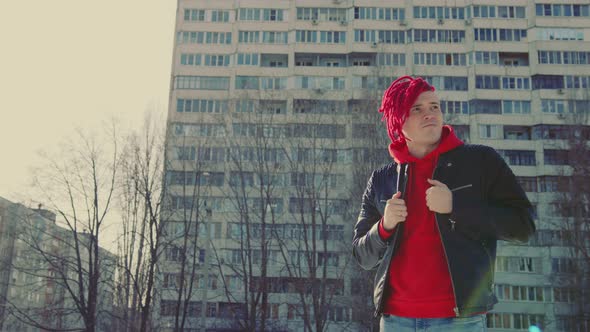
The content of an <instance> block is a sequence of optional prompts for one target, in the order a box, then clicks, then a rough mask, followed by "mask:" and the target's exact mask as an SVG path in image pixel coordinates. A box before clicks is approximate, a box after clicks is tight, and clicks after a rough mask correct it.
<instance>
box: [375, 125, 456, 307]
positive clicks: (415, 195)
mask: <svg viewBox="0 0 590 332" xmlns="http://www.w3.org/2000/svg"><path fill="white" fill-rule="evenodd" d="M462 144H463V142H461V140H459V139H458V138H457V136H456V135H455V133H454V131H453V129H452V128H451V127H450V126H444V127H443V131H442V136H441V142H440V144H439V145H438V147H437V148H436V149H435V150H434V151H432V152H430V153H429V154H428V155H426V156H425V157H424V158H422V159H418V158H416V157H414V156H412V155H410V153H409V151H408V147H407V145H403V146H402V147H394V146H393V145H391V146H390V150H389V152H390V153H391V155H392V156H393V157H394V159H395V161H396V162H398V163H409V169H408V183H407V186H406V193H405V201H406V207H407V209H408V216H407V217H406V221H405V226H404V229H403V234H400V235H401V236H399V237H398V241H399V247H398V249H397V252H396V254H395V255H394V256H393V258H392V261H391V265H390V268H389V283H388V285H387V286H388V287H387V288H386V291H385V307H384V311H383V313H386V314H392V315H396V316H401V317H411V318H445V317H454V316H455V313H454V311H453V308H454V307H455V298H454V295H453V287H452V284H451V278H450V275H449V268H448V265H447V261H446V258H445V253H444V249H443V246H442V242H441V239H440V235H439V231H438V227H437V225H436V220H435V217H434V212H432V211H430V210H429V209H428V207H427V206H426V190H427V189H428V188H429V187H430V186H431V185H430V184H429V183H428V182H427V181H426V180H427V179H432V175H433V172H434V168H435V166H436V162H437V161H438V156H439V155H440V154H441V153H444V152H447V151H449V150H452V149H454V148H456V147H458V146H460V145H462ZM392 233H393V231H391V232H388V231H386V230H385V229H384V228H383V225H382V221H381V222H380V223H379V235H380V236H381V238H382V239H384V240H385V239H387V238H389V236H391V234H392Z"/></svg>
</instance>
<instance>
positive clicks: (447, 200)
mask: <svg viewBox="0 0 590 332" xmlns="http://www.w3.org/2000/svg"><path fill="white" fill-rule="evenodd" d="M428 183H430V184H431V185H432V187H430V188H428V189H427V190H426V205H427V206H428V209H429V210H430V211H432V212H438V213H451V212H452V211H453V193H452V192H451V191H450V190H449V188H448V187H447V185H446V184H444V183H442V182H440V181H437V180H431V179H428Z"/></svg>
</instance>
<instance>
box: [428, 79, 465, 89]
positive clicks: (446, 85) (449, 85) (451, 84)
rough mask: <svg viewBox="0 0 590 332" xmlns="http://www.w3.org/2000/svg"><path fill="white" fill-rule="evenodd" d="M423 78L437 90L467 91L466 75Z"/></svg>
mask: <svg viewBox="0 0 590 332" xmlns="http://www.w3.org/2000/svg"><path fill="white" fill-rule="evenodd" d="M423 78H424V79H425V80H426V81H427V82H428V83H430V84H431V85H434V86H435V87H436V88H437V89H439V90H446V91H467V77H460V76H423Z"/></svg>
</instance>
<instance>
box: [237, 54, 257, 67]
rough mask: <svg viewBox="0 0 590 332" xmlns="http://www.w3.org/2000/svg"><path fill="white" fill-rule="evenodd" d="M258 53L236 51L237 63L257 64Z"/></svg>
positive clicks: (241, 64) (243, 64) (242, 64)
mask: <svg viewBox="0 0 590 332" xmlns="http://www.w3.org/2000/svg"><path fill="white" fill-rule="evenodd" d="M259 58H260V54H258V53H238V65H240V66H258V64H259Z"/></svg>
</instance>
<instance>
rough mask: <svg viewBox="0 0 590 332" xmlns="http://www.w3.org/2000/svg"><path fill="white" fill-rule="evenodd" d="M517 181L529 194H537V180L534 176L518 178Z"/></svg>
mask: <svg viewBox="0 0 590 332" xmlns="http://www.w3.org/2000/svg"><path fill="white" fill-rule="evenodd" d="M516 180H517V181H518V184H520V186H521V187H522V189H523V190H524V191H525V192H527V193H536V192H537V178H536V177H534V176H517V177H516Z"/></svg>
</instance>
